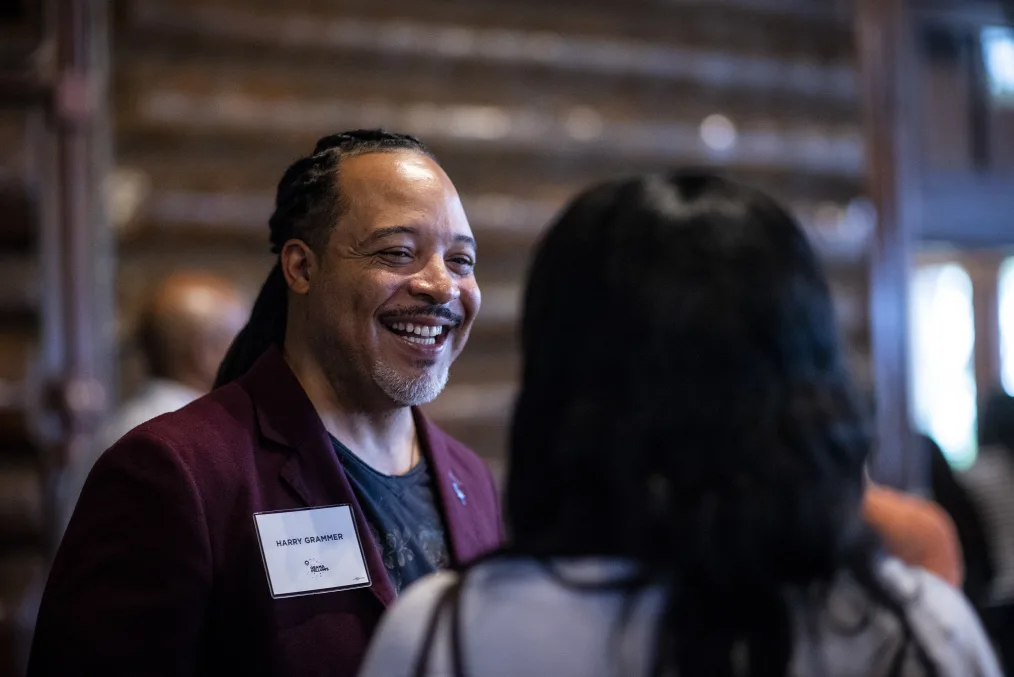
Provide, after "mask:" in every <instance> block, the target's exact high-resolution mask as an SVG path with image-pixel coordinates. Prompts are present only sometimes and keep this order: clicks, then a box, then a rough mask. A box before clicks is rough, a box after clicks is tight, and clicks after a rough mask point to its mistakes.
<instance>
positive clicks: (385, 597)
mask: <svg viewBox="0 0 1014 677" xmlns="http://www.w3.org/2000/svg"><path fill="white" fill-rule="evenodd" d="M241 384H242V385H243V387H244V388H245V389H246V390H247V391H248V392H249V394H250V397H251V398H252V399H253V402H254V407H255V408H256V411H257V420H258V423H259V425H260V430H261V434H262V435H263V436H264V437H265V438H267V439H269V440H271V441H273V442H275V443H277V444H280V445H282V446H283V447H286V448H287V449H288V450H289V451H290V452H291V453H290V454H289V457H288V459H287V460H286V461H285V463H284V465H283V466H282V469H281V471H280V472H279V479H280V481H281V482H282V483H283V484H285V485H286V486H288V487H289V489H290V490H291V491H292V492H293V493H294V494H295V495H296V496H297V497H298V498H299V499H300V500H301V501H302V502H303V503H304V504H305V505H306V506H307V507H317V506H326V505H336V504H339V503H348V504H350V505H351V506H352V513H353V515H354V516H355V520H356V528H357V529H358V530H359V540H360V545H361V546H362V548H363V554H364V555H365V557H366V566H367V568H368V569H369V572H370V579H371V580H372V585H371V586H370V591H371V592H372V593H373V595H374V596H375V597H376V598H377V600H379V601H380V603H381V604H382V605H384V606H385V607H387V606H389V605H390V604H392V603H393V602H394V601H395V599H397V596H398V595H397V592H396V590H395V588H394V584H393V583H392V582H391V578H390V576H388V574H387V567H385V566H384V561H383V557H382V555H381V553H380V550H379V549H378V547H377V544H376V543H375V542H374V539H373V532H372V531H371V530H370V527H369V522H368V521H367V519H366V514H365V513H364V512H363V509H362V506H360V505H359V501H358V500H357V499H356V495H355V492H354V491H353V490H352V485H351V484H350V483H349V479H348V477H347V476H346V474H345V470H344V469H343V468H342V466H341V463H339V462H338V457H337V455H336V454H335V453H334V448H333V447H332V445H331V438H330V436H329V435H328V433H327V430H325V429H324V424H323V423H321V420H320V417H319V416H318V415H317V412H316V410H315V409H314V408H313V404H312V403H311V402H310V399H309V398H308V397H307V396H306V392H305V391H304V390H303V387H302V386H301V385H300V383H299V380H298V379H296V376H295V374H293V373H292V370H291V369H289V366H288V364H286V362H285V360H284V359H283V357H282V354H281V351H279V350H278V349H277V348H272V349H271V350H269V351H268V352H267V353H265V355H264V356H263V357H262V358H261V359H260V360H259V361H258V362H257V363H256V364H255V365H254V366H253V367H252V368H251V369H250V371H249V372H248V373H247V375H246V376H244V377H243V378H242V379H241Z"/></svg>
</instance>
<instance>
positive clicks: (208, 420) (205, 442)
mask: <svg viewBox="0 0 1014 677" xmlns="http://www.w3.org/2000/svg"><path fill="white" fill-rule="evenodd" d="M270 230H271V243H272V250H273V251H274V252H275V253H276V254H277V255H278V259H277V262H276V265H275V266H274V268H273V269H272V271H271V273H270V275H269V276H268V279H267V281H266V282H265V283H264V287H263V289H262V290H261V293H260V295H259V297H258V299H257V302H256V304H255V306H254V309H253V312H252V314H251V317H250V321H249V323H248V324H247V326H246V327H245V328H244V329H243V331H242V332H241V333H240V335H239V336H238V337H237V339H236V341H235V342H234V343H233V346H232V348H231V349H230V352H229V355H228V356H227V357H226V359H225V361H224V362H223V364H222V367H221V369H220V371H219V378H218V384H217V385H218V386H219V387H218V388H217V389H216V390H215V391H214V392H212V393H211V394H210V395H208V396H206V397H204V398H202V399H200V400H198V401H197V402H195V403H193V404H192V405H190V406H188V407H185V408H183V409H181V410H180V411H178V412H175V413H172V414H167V415H165V416H162V417H160V418H157V419H155V420H154V421H151V422H149V423H146V424H144V425H142V426H140V427H138V428H136V429H134V430H133V431H132V432H130V433H128V434H127V435H126V436H125V437H123V439H122V440H121V441H120V442H118V443H117V444H116V445H114V446H113V447H112V448H110V449H109V451H107V452H106V453H105V454H104V455H103V457H102V458H101V459H100V460H99V462H98V463H97V464H96V466H95V468H94V470H93V471H92V473H91V475H90V477H89V479H88V481H87V483H86V484H85V487H84V490H83V492H82V495H81V499H80V501H79V503H78V506H77V509H76V511H75V513H74V516H73V517H72V519H71V522H70V525H69V526H68V529H67V532H66V535H65V537H64V541H63V543H62V545H61V547H60V551H59V553H58V554H57V557H56V560H55V563H54V565H53V569H52V571H51V574H50V578H49V582H48V585H47V589H46V593H45V596H44V599H43V602H42V608H41V611H40V616H39V622H38V628H37V631H36V636H35V642H34V645H33V649H32V656H31V663H30V666H29V674H30V675H32V677H39V676H41V675H96V674H100V675H106V676H113V675H128V674H129V675H136V674H145V675H166V676H168V675H174V676H175V675H180V676H182V675H221V674H243V675H352V674H355V671H356V669H357V667H358V665H359V663H360V661H361V658H362V655H363V653H364V651H365V648H366V643H367V641H368V640H369V637H370V635H371V634H372V632H373V630H374V628H375V626H376V624H377V622H378V620H379V618H380V615H381V614H382V612H383V610H384V608H385V607H386V606H387V605H389V604H391V603H392V602H393V601H394V600H395V599H396V597H397V595H398V593H399V592H400V590H402V589H403V588H404V587H405V586H407V585H408V584H410V583H411V582H412V581H414V580H415V579H417V578H419V577H421V576H423V575H425V574H427V573H430V572H432V571H434V570H436V569H438V568H442V567H445V566H448V565H451V564H463V563H465V562H467V561H469V560H471V559H473V558H475V557H477V556H479V555H481V554H483V553H484V552H486V551H488V550H490V549H493V548H496V547H497V546H498V545H499V543H500V540H501V538H502V531H501V526H500V514H499V508H498V505H497V501H496V497H495V490H494V486H493V480H492V477H491V475H490V473H489V471H488V469H487V468H486V467H485V465H484V464H483V463H482V461H480V460H479V459H478V457H476V456H475V455H474V454H473V453H472V452H471V451H469V450H468V449H466V448H465V447H464V446H462V445H461V444H460V443H458V442H456V441H454V440H453V439H451V438H449V437H447V436H446V435H445V434H444V433H442V432H441V431H440V430H438V429H437V428H436V427H435V426H433V425H432V424H431V423H429V422H428V421H427V420H426V419H425V417H424V416H423V415H422V414H421V413H420V412H419V411H418V410H417V409H416V407H417V405H420V404H423V403H425V402H428V401H430V400H432V399H433V398H435V397H436V396H437V395H438V394H439V393H440V392H441V390H442V389H443V387H444V385H445V384H446V382H447V377H448V372H449V369H450V367H451V364H452V363H453V362H454V360H455V358H456V357H457V356H458V355H459V354H460V352H461V350H462V348H464V346H465V343H466V342H467V340H468V333H469V329H470V328H471V326H472V322H473V320H474V319H475V315H476V313H477V312H478V310H479V305H480V294H479V288H478V285H477V284H476V281H475V276H474V269H475V263H476V247H475V240H474V238H473V235H472V232H471V229H470V228H469V224H468V220H467V218H466V217H465V213H464V210H463V208H462V206H461V201H460V199H459V197H458V194H457V192H456V190H455V188H454V186H453V184H452V183H451V181H450V179H448V177H447V175H446V174H444V172H443V170H442V169H441V168H440V166H439V165H438V164H437V162H436V160H435V159H434V158H433V156H432V154H431V153H430V152H429V151H428V150H427V149H426V148H425V147H424V146H423V145H422V144H421V143H420V142H419V141H417V140H416V139H414V138H412V137H408V136H403V135H398V134H390V133H387V132H382V131H355V132H348V133H345V134H338V135H334V136H330V137H327V138H324V139H321V140H320V141H319V142H318V144H317V147H316V148H315V149H314V152H313V154H312V155H310V156H308V157H305V158H303V159H301V160H299V161H297V162H296V163H295V164H293V165H292V166H291V167H290V168H289V169H288V170H287V171H286V172H285V175H284V176H283V177H282V180H281V182H280V184H279V186H278V196H277V204H276V209H275V213H274V215H273V216H272V217H271V220H270Z"/></svg>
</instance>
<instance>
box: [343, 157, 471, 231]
mask: <svg viewBox="0 0 1014 677" xmlns="http://www.w3.org/2000/svg"><path fill="white" fill-rule="evenodd" d="M346 163H347V164H346ZM346 163H343V167H342V171H341V172H339V181H341V182H342V186H341V189H342V190H343V193H344V197H345V198H346V200H347V201H348V206H349V209H348V216H351V217H352V218H351V219H349V221H351V222H352V224H350V225H352V229H351V230H353V231H355V232H354V234H353V233H349V234H350V235H354V237H355V238H356V239H360V238H363V237H369V236H371V235H372V234H373V233H375V232H378V231H381V230H387V229H390V228H393V227H398V226H411V227H414V228H415V229H417V230H423V229H426V228H427V227H430V228H436V227H439V228H440V229H441V230H444V229H448V228H449V229H452V230H453V231H454V233H455V235H467V236H469V237H471V229H470V228H469V225H468V219H467V218H466V216H465V212H464V209H463V207H462V206H461V201H460V199H459V198H458V194H457V191H456V190H455V189H454V186H453V184H451V182H450V180H449V179H448V178H447V176H446V175H445V174H444V173H443V170H441V169H440V167H439V166H438V165H437V164H436V163H435V162H433V160H431V159H430V158H428V157H427V156H425V155H422V154H420V153H385V154H380V153H377V154H372V155H364V156H359V157H356V158H350V159H349V160H347V161H346Z"/></svg>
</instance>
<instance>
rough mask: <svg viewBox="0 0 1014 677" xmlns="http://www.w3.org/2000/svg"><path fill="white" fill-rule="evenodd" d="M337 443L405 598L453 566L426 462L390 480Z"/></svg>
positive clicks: (399, 589)
mask: <svg viewBox="0 0 1014 677" xmlns="http://www.w3.org/2000/svg"><path fill="white" fill-rule="evenodd" d="M331 444H332V445H333V446H334V449H335V453H337V454H338V459H339V460H340V461H341V464H342V467H343V468H344V469H345V474H346V475H347V476H348V478H349V482H350V483H351V484H352V491H354V492H355V494H356V499H357V500H358V501H359V505H361V506H362V508H363V512H364V513H366V521H367V522H369V524H370V530H371V531H372V532H373V539H374V542H376V544H377V547H378V548H379V550H380V553H381V556H382V558H383V560H384V566H385V567H387V573H388V575H389V576H390V577H391V583H393V584H394V587H395V589H396V590H397V591H398V592H399V593H400V592H401V591H402V590H404V589H405V587H407V586H408V585H409V584H410V583H412V582H413V581H415V580H416V579H418V578H422V577H423V576H425V575H427V574H431V573H433V572H434V571H436V570H438V569H446V568H447V567H448V566H449V565H450V561H451V560H450V555H449V550H448V547H447V535H446V532H445V530H444V520H443V518H442V517H441V515H440V509H439V508H438V507H437V504H436V492H435V491H434V490H433V482H432V481H430V471H429V464H427V462H426V459H425V458H422V459H420V460H419V463H417V464H416V466H415V467H414V468H412V469H411V470H409V471H408V472H407V473H406V474H404V475H398V476H393V475H384V474H383V473H379V472H377V471H376V470H374V469H373V468H371V467H370V466H368V465H366V464H365V463H363V462H362V461H361V460H360V459H359V458H358V457H357V456H356V455H355V454H353V453H352V452H351V451H349V450H348V448H347V447H345V445H343V444H342V443H341V442H339V441H338V440H336V439H335V438H334V437H332V438H331Z"/></svg>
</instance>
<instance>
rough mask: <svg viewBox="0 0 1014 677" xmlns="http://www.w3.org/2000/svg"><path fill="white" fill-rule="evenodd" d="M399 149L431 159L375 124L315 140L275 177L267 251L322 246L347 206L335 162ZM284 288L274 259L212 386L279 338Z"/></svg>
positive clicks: (232, 376)
mask: <svg viewBox="0 0 1014 677" xmlns="http://www.w3.org/2000/svg"><path fill="white" fill-rule="evenodd" d="M401 150H408V151H415V152H417V153H422V154H423V155H426V156H427V157H429V158H432V159H434V160H435V158H434V156H433V153H432V152H430V150H429V149H428V148H426V146H425V145H423V143H422V142H421V141H419V140H418V139H416V138H415V137H412V136H408V135H407V134H395V133H392V132H386V131H384V130H380V129H358V130H354V131H349V132H343V133H341V134H332V135H330V136H325V137H324V138H322V139H320V140H319V141H317V145H316V147H315V148H314V149H313V153H311V154H310V155H308V156H306V157H304V158H301V159H299V160H297V161H296V162H294V163H293V164H292V166H290V167H289V168H288V169H286V170H285V174H283V175H282V180H281V181H279V182H278V192H277V195H276V197H275V211H274V214H272V215H271V219H270V221H268V226H269V228H270V242H271V251H272V253H274V254H280V253H281V251H282V247H283V246H284V245H285V243H286V242H288V241H289V240H292V239H298V240H302V241H303V242H305V243H306V244H307V245H309V246H310V248H311V249H312V250H314V251H315V252H321V251H323V249H324V248H325V247H326V245H327V241H328V238H329V236H330V232H331V228H332V227H333V226H334V224H335V223H336V222H337V220H338V219H339V218H340V217H341V216H342V215H343V214H344V213H345V211H346V210H347V209H348V206H349V196H347V195H344V194H342V192H341V190H340V186H339V181H338V169H339V166H340V165H341V162H342V161H343V160H346V159H348V158H351V157H355V156H357V155H368V154H371V153H391V152H396V151H401ZM288 291H289V289H288V284H286V282H285V275H284V274H283V273H282V266H281V260H280V259H279V260H278V261H276V263H275V265H274V267H273V268H272V269H271V273H270V274H269V275H268V278H267V280H265V282H264V286H262V287H261V291H260V294H258V296H257V301H256V302H255V303H254V307H253V310H252V311H251V313H250V320H249V322H247V324H246V326H245V327H244V328H243V330H242V331H241V332H240V333H239V335H237V336H236V339H235V340H234V341H233V343H232V346H231V347H230V348H229V352H228V353H227V354H226V356H225V359H224V360H223V361H222V364H221V366H220V367H219V368H218V376H217V378H216V379H215V387H216V388H218V387H220V386H224V385H226V384H228V383H230V382H232V381H234V380H236V379H237V378H239V377H240V376H242V375H243V374H245V373H246V372H247V371H248V370H249V369H250V367H252V366H253V364H254V362H256V361H257V359H258V358H260V356H261V355H263V354H264V352H265V351H267V350H268V349H269V348H270V347H271V346H273V345H277V346H281V345H282V344H283V343H284V342H285V323H286V317H287V315H288Z"/></svg>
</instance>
